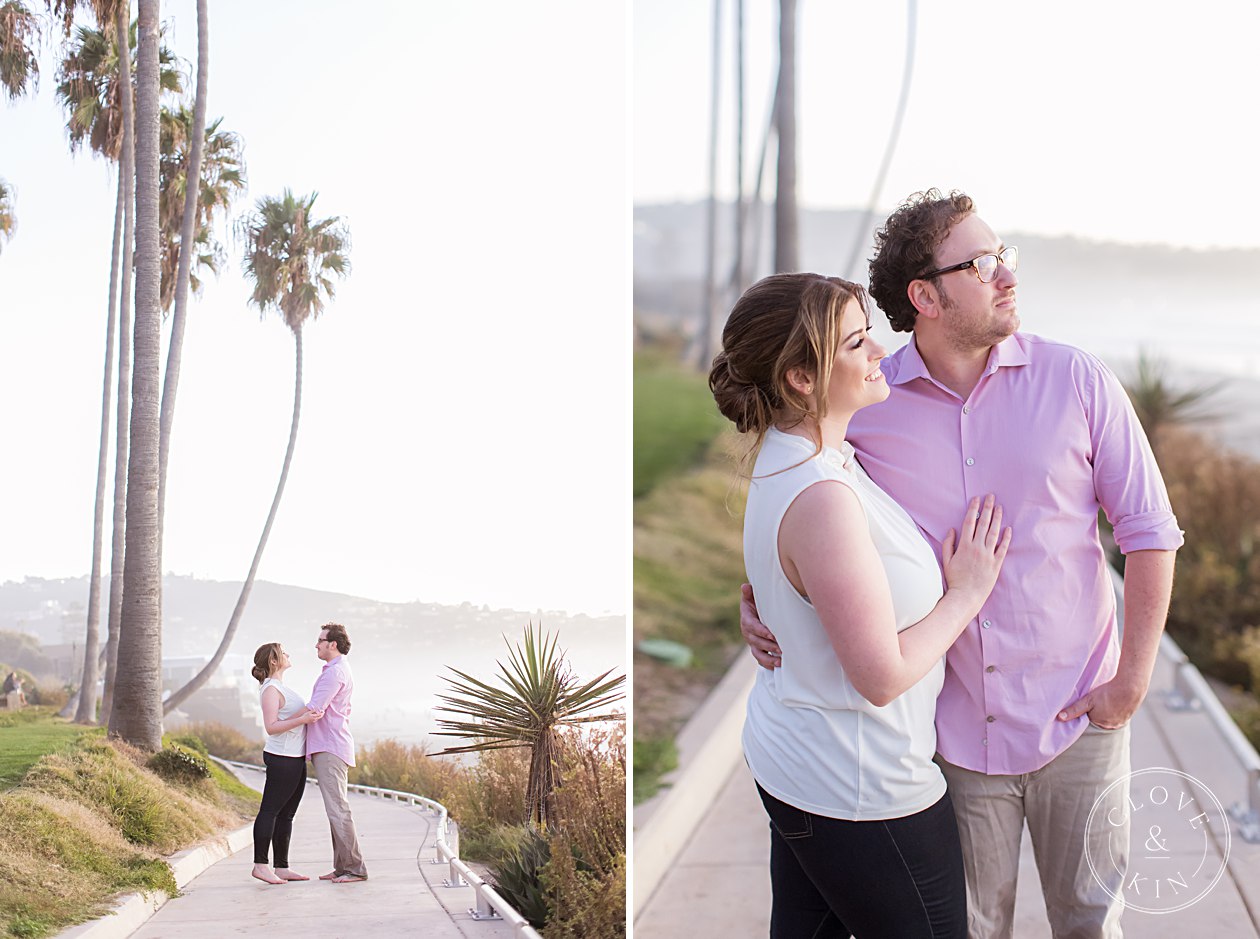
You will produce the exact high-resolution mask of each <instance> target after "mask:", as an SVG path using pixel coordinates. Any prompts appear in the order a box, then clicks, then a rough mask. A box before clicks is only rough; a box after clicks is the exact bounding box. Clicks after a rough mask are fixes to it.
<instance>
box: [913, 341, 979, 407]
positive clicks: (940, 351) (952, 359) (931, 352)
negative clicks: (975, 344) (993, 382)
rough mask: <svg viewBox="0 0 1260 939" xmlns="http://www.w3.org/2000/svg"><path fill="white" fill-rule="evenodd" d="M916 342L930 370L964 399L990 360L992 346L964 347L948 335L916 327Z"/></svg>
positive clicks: (933, 375)
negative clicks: (935, 333)
mask: <svg viewBox="0 0 1260 939" xmlns="http://www.w3.org/2000/svg"><path fill="white" fill-rule="evenodd" d="M914 344H915V346H916V347H917V348H918V350H919V355H920V356H921V357H922V358H923V364H924V365H926V366H927V370H928V374H929V375H931V376H932V377H933V378H934V379H935V380H936V381H938V382H940V383H941V384H942V385H944V386H945V387H946V388H948V389H949V390H950V391H952V392H954V393H955V394H956V395H958V397H960V398H962V399H963V400H964V401H966V400H967V398H968V397H969V396H970V395H971V392H972V391H973V390H975V387H976V385H978V384H979V383H980V378H981V377H982V376H983V375H984V370H985V367H986V366H987V365H988V364H989V353H990V352H992V351H993V347H992V346H985V347H983V348H969V349H960V348H958V347H957V346H954V345H951V344H949V343H948V342H946V341H944V337H943V336H940V335H934V334H931V333H925V332H920V331H919V330H915V334H914Z"/></svg>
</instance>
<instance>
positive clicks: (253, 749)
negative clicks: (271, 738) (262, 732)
mask: <svg viewBox="0 0 1260 939" xmlns="http://www.w3.org/2000/svg"><path fill="white" fill-rule="evenodd" d="M183 734H184V736H194V737H196V738H198V739H199V740H201V742H202V743H203V745H204V746H205V749H206V752H207V753H213V754H214V755H215V756H217V757H218V758H219V759H221V760H236V761H237V762H238V763H261V762H262V741H261V740H251V739H250V738H249V737H246V736H245V735H244V734H243V733H241V732H240V731H239V730H236V729H235V728H233V727H229V726H228V725H227V724H220V723H218V722H217V721H198V722H195V723H192V724H189V725H188V726H187V727H185V728H184V729H183Z"/></svg>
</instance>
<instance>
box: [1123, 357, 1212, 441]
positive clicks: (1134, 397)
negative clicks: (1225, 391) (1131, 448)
mask: <svg viewBox="0 0 1260 939" xmlns="http://www.w3.org/2000/svg"><path fill="white" fill-rule="evenodd" d="M1227 384H1228V382H1227V381H1224V380H1222V381H1217V382H1212V383H1210V384H1207V385H1198V386H1196V387H1193V388H1188V389H1186V390H1184V391H1177V390H1175V389H1174V388H1173V386H1172V384H1171V383H1170V382H1169V381H1168V378H1167V364H1166V363H1165V362H1163V361H1162V360H1160V359H1157V358H1155V357H1154V356H1151V355H1150V354H1148V353H1147V351H1146V350H1145V349H1143V350H1141V351H1139V352H1138V361H1137V368H1136V370H1135V371H1134V374H1133V376H1132V378H1130V380H1128V381H1126V382H1124V390H1125V391H1127V392H1128V393H1129V400H1130V401H1131V402H1132V403H1133V410H1134V411H1136V412H1137V416H1138V420H1139V421H1140V422H1141V423H1142V429H1143V430H1145V431H1146V437H1147V439H1148V440H1149V441H1150V442H1151V449H1152V450H1153V451H1154V452H1155V455H1156V457H1157V458H1158V456H1159V451H1160V447H1161V445H1162V444H1163V438H1164V437H1165V436H1166V433H1167V431H1168V430H1169V429H1171V428H1173V427H1178V426H1181V425H1184V424H1189V423H1191V422H1193V421H1215V420H1219V418H1220V414H1219V413H1218V412H1217V411H1216V410H1215V409H1213V408H1211V407H1208V406H1205V405H1206V404H1207V401H1208V399H1209V398H1211V397H1212V396H1213V395H1215V394H1216V393H1218V392H1219V391H1220V390H1221V389H1222V388H1224V387H1225V385H1227Z"/></svg>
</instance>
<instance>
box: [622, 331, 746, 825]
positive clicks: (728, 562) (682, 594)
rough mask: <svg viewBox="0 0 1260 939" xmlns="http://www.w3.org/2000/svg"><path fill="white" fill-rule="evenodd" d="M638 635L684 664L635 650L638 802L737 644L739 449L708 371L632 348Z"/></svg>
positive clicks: (655, 784)
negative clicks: (665, 642)
mask: <svg viewBox="0 0 1260 939" xmlns="http://www.w3.org/2000/svg"><path fill="white" fill-rule="evenodd" d="M634 380H635V388H634V399H635V401H634V403H635V407H634V461H635V462H634V474H635V475H634V494H635V502H634V640H635V643H636V645H637V643H638V642H640V641H641V640H643V639H646V638H660V639H669V640H672V641H674V642H679V643H682V644H683V645H685V646H687V647H688V648H689V649H691V651H692V653H693V657H692V662H691V665H690V666H689V667H685V668H684V667H678V666H675V665H670V664H666V663H664V662H661V661H658V660H656V659H653V658H651V657H649V656H647V655H645V654H643V653H641V652H638V651H636V652H635V656H634V683H635V685H634V695H635V698H634V701H635V704H634V708H635V740H634V769H635V775H634V799H635V802H636V803H637V802H639V801H642V800H643V799H645V798H647V797H648V796H650V795H651V794H652V793H653V792H655V791H656V790H657V789H658V788H659V786H660V777H661V775H663V774H664V773H666V772H668V771H669V770H670V769H672V768H673V766H674V765H675V764H676V761H677V752H676V750H675V747H674V736H675V735H676V734H677V732H678V729H679V728H680V727H681V726H682V724H683V722H684V721H685V720H686V718H687V717H688V716H689V715H690V714H691V713H693V712H694V710H695V708H696V707H697V706H698V705H699V703H700V702H701V701H703V699H704V697H705V695H707V694H708V692H709V691H710V690H711V689H712V687H713V686H714V685H715V684H717V682H718V681H719V680H720V679H721V677H722V675H723V674H724V673H725V671H726V669H727V667H728V666H729V665H730V662H731V659H732V657H733V656H734V655H735V654H736V652H737V651H738V649H739V648H742V646H741V644H740V637H739V585H740V584H741V583H742V582H743V581H744V579H745V575H744V560H743V535H742V531H743V518H742V515H743V503H744V498H745V487H743V486H742V485H740V483H739V479H738V476H737V467H736V460H735V459H734V456H733V455H734V454H736V453H739V452H740V451H741V450H742V448H743V447H744V442H743V441H742V440H740V439H739V438H738V436H737V435H736V434H735V431H734V428H733V426H732V425H731V424H730V422H729V421H727V420H725V418H723V417H721V415H719V414H718V412H717V408H716V406H715V405H714V403H713V398H712V396H711V395H710V393H709V389H708V386H707V383H706V379H705V376H703V375H701V374H699V373H698V372H691V371H688V370H686V369H684V368H683V367H682V366H680V365H678V364H677V363H676V360H675V359H674V358H673V357H671V356H669V355H668V354H667V353H662V352H661V351H659V350H648V351H647V352H640V353H637V354H636V358H635V375H634Z"/></svg>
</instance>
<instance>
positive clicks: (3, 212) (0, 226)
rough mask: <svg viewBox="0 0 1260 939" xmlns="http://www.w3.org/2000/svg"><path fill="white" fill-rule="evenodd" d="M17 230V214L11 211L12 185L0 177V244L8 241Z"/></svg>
mask: <svg viewBox="0 0 1260 939" xmlns="http://www.w3.org/2000/svg"><path fill="white" fill-rule="evenodd" d="M16 230H17V215H16V214H15V213H14V211H13V187H12V186H10V185H9V184H8V183H6V182H5V181H4V180H3V179H0V244H3V243H4V242H6V241H10V240H11V239H12V238H13V233H14V232H15V231H16Z"/></svg>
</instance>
